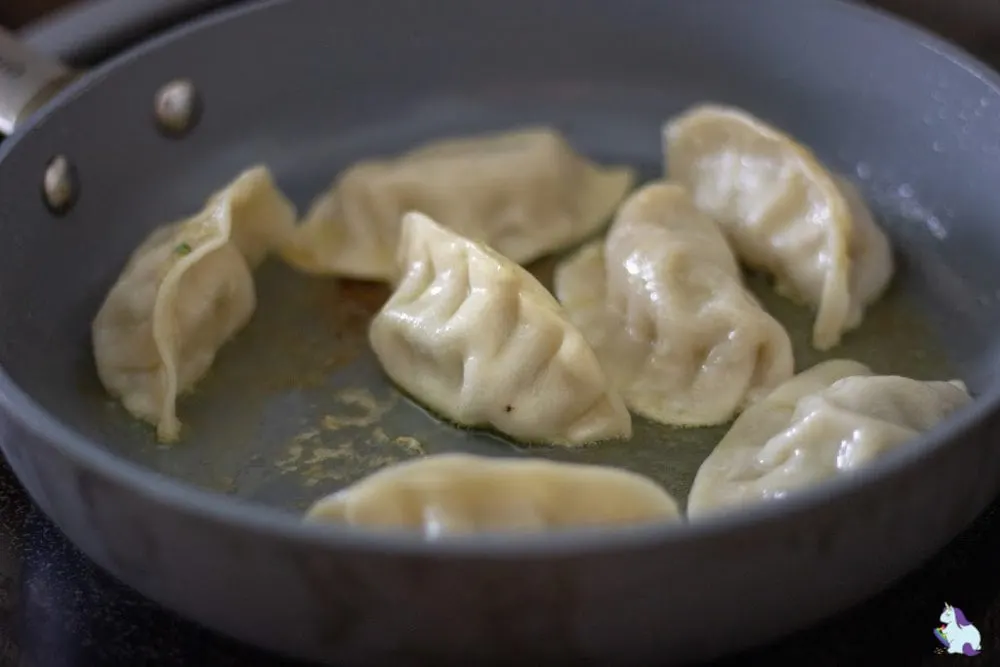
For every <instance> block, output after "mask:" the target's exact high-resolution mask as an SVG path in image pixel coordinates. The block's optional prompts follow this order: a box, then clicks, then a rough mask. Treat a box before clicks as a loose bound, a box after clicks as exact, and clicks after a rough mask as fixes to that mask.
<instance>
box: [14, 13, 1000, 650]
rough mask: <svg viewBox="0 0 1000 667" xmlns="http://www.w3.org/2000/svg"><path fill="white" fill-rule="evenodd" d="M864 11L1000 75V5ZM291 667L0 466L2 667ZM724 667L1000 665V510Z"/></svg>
mask: <svg viewBox="0 0 1000 667" xmlns="http://www.w3.org/2000/svg"><path fill="white" fill-rule="evenodd" d="M136 1H137V2H139V1H141V0H136ZM360 1H363V0H360ZM747 1H748V2H752V0H747ZM71 4H76V3H74V2H72V0H0V25H3V26H5V27H8V28H19V27H22V26H23V25H25V24H26V23H28V22H30V21H32V20H35V19H37V18H38V17H40V16H43V15H46V14H48V13H50V12H52V11H55V10H58V9H59V8H61V7H65V6H68V5H71ZM868 4H875V5H880V6H882V7H884V8H886V9H889V10H891V11H893V12H896V13H899V14H901V15H903V16H906V17H908V18H910V19H912V20H914V21H917V22H918V23H922V24H923V25H925V26H926V27H929V28H931V29H932V30H934V31H936V32H938V33H940V34H942V35H944V36H945V37H948V38H949V39H952V40H953V41H956V42H959V43H960V44H962V45H963V46H964V47H965V48H966V49H968V50H969V51H971V52H973V53H975V54H976V55H978V56H980V57H981V58H983V59H985V60H987V61H989V62H991V63H992V64H994V66H996V67H1000V0H874V1H871V2H868ZM818 576H822V575H821V574H818ZM945 601H947V602H950V603H951V604H954V605H956V606H958V607H961V608H962V609H963V610H964V611H965V613H966V615H967V616H968V617H969V619H970V620H971V621H972V622H973V623H975V624H976V625H977V627H978V628H979V630H980V632H981V633H982V637H983V651H982V654H981V655H980V656H978V657H974V658H966V657H963V656H948V655H943V654H941V652H940V651H941V649H940V648H939V646H938V644H937V642H936V640H935V639H934V638H933V636H932V631H933V629H934V628H935V627H936V626H937V625H938V624H939V622H938V616H939V614H940V613H941V609H942V606H943V604H944V602H945ZM748 613H752V610H748ZM294 664H297V663H292V662H288V661H283V660H280V659H278V658H276V657H274V656H268V655H264V654H261V653H260V652H257V651H255V650H253V649H250V648H248V647H244V646H240V645H237V644H235V643H233V642H230V641H228V640H225V639H223V638H220V637H218V636H216V635H214V634H213V633H210V632H209V631H207V630H203V629H201V628H199V627H196V626H194V625H192V624H190V623H188V622H186V621H183V620H181V619H179V618H176V617H175V616H173V615H172V614H170V613H169V612H166V611H164V610H162V609H160V608H159V607H157V606H156V605H154V604H153V603H150V602H147V601H146V600H144V599H142V598H141V597H139V596H138V595H136V594H135V593H133V592H131V591H130V590H128V589H127V588H125V587H124V586H122V585H121V584H119V583H118V582H116V581H115V580H113V579H112V578H111V577H110V576H108V575H107V574H105V573H104V572H103V571H99V570H97V569H96V568H95V567H93V566H92V565H91V564H90V563H89V561H88V560H87V559H86V558H84V557H83V556H82V555H81V554H80V553H79V552H78V551H77V550H76V549H75V548H74V547H73V546H71V545H69V544H68V543H67V542H66V541H65V540H64V538H63V537H62V535H61V533H59V531H58V530H57V529H56V528H54V527H53V526H52V525H51V524H50V523H49V521H48V520H47V519H46V518H45V517H44V516H42V515H41V514H40V513H38V512H37V511H36V510H35V509H34V507H33V506H32V504H31V502H30V501H29V500H28V499H27V497H26V496H25V495H24V492H23V491H22V490H21V488H20V486H19V485H18V483H17V481H16V480H15V479H14V477H13V474H12V473H11V472H10V469H9V468H8V467H7V465H6V463H5V462H4V461H3V460H2V458H0V667H77V666H80V667H102V666H103V665H150V666H171V667H172V666H175V665H176V666H178V667H179V666H182V665H184V666H188V665H190V666H191V667H198V666H201V665H204V666H205V667H228V666H234V667H235V666H236V665H239V666H240V667H256V666H258V665H260V666H263V665H289V666H290V665H294ZM719 664H720V665H725V667H730V666H733V667H735V666H738V665H772V664H788V665H801V666H803V667H811V666H815V667H826V666H832V665H838V666H839V665H850V666H859V665H892V666H893V667H895V666H900V667H904V666H908V665H917V666H920V667H923V666H924V665H926V666H927V667H931V666H939V665H940V666H942V667H947V666H948V665H968V666H969V667H973V666H976V665H997V666H1000V502H998V503H996V504H995V505H994V506H993V507H991V508H990V509H988V510H987V511H986V512H985V513H984V515H983V516H982V517H981V518H980V519H979V520H978V521H977V522H976V523H975V524H974V525H973V526H972V527H971V528H970V529H969V530H968V531H966V532H965V533H964V534H962V535H961V536H960V537H959V538H957V539H956V540H955V541H954V542H953V543H952V544H951V545H950V546H949V547H948V548H947V549H946V550H945V551H943V552H942V553H941V554H939V555H938V556H937V557H935V558H934V559H933V560H932V561H931V562H929V563H928V564H926V565H925V566H924V567H923V568H921V569H920V570H919V571H917V572H915V573H913V574H911V575H909V576H908V577H906V578H904V579H903V580H901V581H900V582H899V583H898V584H897V585H896V586H894V587H893V588H892V589H890V590H889V591H887V592H885V593H883V594H882V595H879V596H878V597H876V598H874V599H873V600H871V601H869V602H868V603H866V604H864V605H861V606H859V607H857V608H855V609H853V610H850V611H848V612H846V613H844V614H842V615H840V616H838V617H836V618H834V619H832V620H831V621H829V622H827V623H825V624H823V625H821V626H818V627H816V628H813V629H810V630H807V631H805V632H802V633H799V634H798V635H795V636H793V637H790V638H788V639H786V640H784V641H782V642H779V643H777V644H774V645H772V646H768V647H764V648H761V649H758V650H756V651H753V652H749V653H745V654H742V655H739V656H735V657H733V658H731V659H729V660H726V661H724V662H722V663H719ZM470 667H472V666H471V665H470Z"/></svg>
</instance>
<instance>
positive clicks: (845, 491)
mask: <svg viewBox="0 0 1000 667" xmlns="http://www.w3.org/2000/svg"><path fill="white" fill-rule="evenodd" d="M294 1H295V0H262V1H260V2H251V3H247V4H244V5H236V6H232V7H225V8H222V9H219V10H216V11H214V12H211V13H209V14H207V15H205V16H203V17H200V18H196V19H194V20H192V21H190V22H188V23H185V24H182V25H180V26H177V27H175V28H173V29H170V30H168V31H166V32H164V33H163V34H161V35H157V36H156V37H154V38H152V39H150V40H148V41H145V42H142V43H140V44H139V45H137V46H135V47H133V48H131V49H128V50H126V51H124V52H123V53H121V54H119V55H117V56H115V57H114V58H112V59H110V60H108V61H107V62H105V63H103V64H101V65H100V66H98V67H97V68H95V69H93V70H91V71H88V72H86V73H84V74H83V75H82V76H80V77H79V78H78V79H77V80H76V81H74V82H73V83H71V84H70V85H69V86H67V88H65V89H64V90H62V91H60V92H59V93H58V94H57V95H55V96H54V97H53V98H52V99H51V100H50V101H49V102H48V103H46V104H45V105H44V106H43V107H42V108H41V109H39V110H38V111H37V112H36V113H35V114H33V116H32V117H31V118H30V119H29V120H28V121H27V122H26V124H25V126H24V127H23V128H21V129H20V130H19V131H18V132H17V133H15V135H14V136H13V137H11V138H10V139H8V140H7V141H5V142H3V145H0V164H2V163H3V161H4V160H5V159H6V158H7V157H8V156H9V155H10V154H12V153H13V152H14V151H16V150H17V146H18V144H19V143H20V140H21V139H22V138H24V137H26V136H28V135H29V134H31V133H33V132H36V131H40V129H41V126H43V125H44V124H45V122H46V121H47V120H48V118H49V117H50V115H51V114H52V113H53V112H55V111H57V110H58V109H59V108H61V107H62V106H64V105H65V104H66V103H67V102H69V101H71V100H73V99H74V98H76V97H78V96H80V95H82V94H85V93H86V92H88V91H89V90H90V89H91V88H93V87H94V86H95V85H99V84H100V82H101V81H102V80H103V79H104V78H105V77H106V76H107V75H108V74H109V73H111V72H113V71H115V70H117V69H118V68H120V67H122V66H123V65H124V64H126V63H128V62H130V61H132V60H134V59H135V58H137V57H142V56H143V55H145V54H147V53H150V52H152V51H156V50H158V49H160V48H161V47H162V46H164V45H167V44H170V43H172V42H174V41H177V40H179V39H182V38H184V37H185V36H187V35H188V34H189V33H192V32H198V31H202V30H205V29H208V28H210V27H212V26H214V25H217V24H220V23H224V22H228V21H231V20H234V19H238V18H239V17H241V16H243V15H248V14H251V13H254V12H257V11H264V10H267V9H269V8H272V7H276V6H279V5H284V4H288V3H290V2H294ZM692 1H694V0H692ZM788 4H789V5H790V6H802V3H801V0H798V1H796V0H788ZM812 6H813V7H818V8H822V9H823V10H824V11H828V12H832V13H840V15H841V16H846V17H847V18H846V19H845V20H854V21H858V20H863V21H869V22H877V23H879V24H880V27H881V29H883V30H886V31H889V30H893V31H896V32H897V33H898V34H900V35H901V36H903V37H905V38H906V39H907V40H908V41H912V42H915V43H916V45H918V46H920V47H922V48H925V49H928V50H930V51H932V52H933V53H935V54H936V55H938V56H940V57H943V58H945V59H947V60H948V61H949V62H950V63H951V64H953V65H954V66H956V67H959V68H961V69H962V70H964V71H965V72H967V73H969V74H971V75H972V76H974V77H976V78H977V79H979V80H980V81H981V82H983V83H984V84H985V85H987V86H988V87H989V88H991V89H992V90H993V91H994V92H995V93H996V94H997V95H998V96H1000V74H998V73H997V72H995V71H993V69H992V68H990V67H989V66H988V65H986V64H985V63H983V62H981V61H979V60H978V59H977V58H975V57H974V56H973V55H971V54H970V53H968V52H967V51H965V50H964V49H962V48H960V47H958V46H956V45H954V44H952V43H950V42H949V41H947V40H945V39H944V38H942V37H938V36H937V35H934V34H932V33H930V32H928V31H927V30H924V29H923V28H921V27H918V26H916V25H915V24H913V23H911V22H909V21H907V20H906V19H902V18H900V17H897V16H895V15H892V14H890V13H889V12H886V11H884V10H881V9H878V8H874V7H870V6H867V5H860V4H855V3H849V2H845V1H843V0H813V2H812ZM0 408H2V409H3V411H4V413H5V414H4V415H3V416H2V417H0V418H7V419H11V420H13V421H14V422H16V423H17V424H18V425H19V426H20V427H21V428H22V429H23V430H25V431H27V432H28V433H30V434H31V435H32V436H34V437H36V438H38V439H40V440H43V441H45V443H46V444H48V445H50V446H51V447H53V448H55V449H56V450H58V451H59V452H60V453H61V454H62V455H63V456H65V457H66V458H68V459H70V460H71V461H73V463H74V464H75V465H78V466H80V467H83V468H86V469H87V470H88V471H89V472H91V473H92V474H95V475H99V476H101V477H103V478H104V479H105V480H107V481H108V482H110V483H113V484H114V485H116V486H119V487H121V488H124V489H127V490H128V491H129V492H131V493H134V494H137V495H139V496H140V497H144V498H145V499H147V500H149V501H150V502H152V503H156V504H160V505H165V506H168V507H169V508H170V509H171V510H173V511H176V512H180V513H183V514H189V515H194V516H198V517H200V518H202V519H205V520H208V521H211V522H217V523H221V524H227V525H228V526H232V527H234V528H238V529H240V530H244V531H247V532H256V533H266V534H269V535H271V536H273V537H277V538H280V539H283V540H286V541H295V542H300V543H305V544H308V545H309V546H312V547H316V548H322V549H333V548H336V549H354V550H360V551H383V552H391V553H395V554H398V555H414V556H433V557H450V558H478V559H493V560H506V559H519V558H526V557H535V558H538V557H542V558H547V557H553V558H558V557H563V556H580V555H585V554H596V553H602V552H605V551H612V550H614V551H618V550H623V549H638V548H643V547H649V546H653V545H656V546H668V545H676V544H693V543H697V542H709V541H714V540H720V539H727V538H729V537H731V536H734V535H738V534H739V533H741V532H743V533H745V532H748V531H754V530H757V529H758V528H760V527H761V526H764V525H774V524H778V523H781V522H792V521H794V520H796V519H797V518H799V517H802V516H806V515H808V514H809V513H810V512H812V511H814V510H816V509H818V508H820V507H821V506H823V505H828V504H830V503H831V502H834V501H846V500H848V499H849V498H850V497H851V496H852V495H856V494H857V493H858V492H859V491H860V490H862V489H865V488H868V487H871V486H874V485H875V484H877V483H880V482H881V483H890V482H891V480H892V479H893V478H895V477H898V476H900V475H901V474H904V473H905V472H906V471H907V470H908V469H910V467H911V466H913V465H916V464H917V463H918V462H919V461H920V460H921V459H925V458H929V457H931V456H932V455H933V454H935V453H937V452H938V451H939V450H941V449H942V448H945V447H948V446H950V445H951V444H952V441H954V440H957V439H959V438H962V437H964V436H966V435H967V434H968V433H969V432H970V431H971V430H973V429H974V428H976V426H978V425H979V424H981V423H982V422H984V421H986V420H987V419H989V418H990V417H991V416H994V415H996V414H997V413H998V412H1000V382H997V381H995V382H993V383H991V385H990V386H989V387H987V389H986V390H985V391H984V392H982V393H981V394H980V395H979V396H978V397H975V398H974V400H973V402H972V403H971V404H970V405H968V406H966V407H964V408H963V409H961V410H959V411H958V412H957V413H955V414H953V415H950V416H949V417H948V418H947V419H946V420H944V421H943V422H942V423H940V424H938V425H937V426H936V427H935V428H933V429H931V430H930V431H928V432H926V433H923V434H921V435H920V436H919V437H917V438H914V439H913V440H912V441H911V442H910V443H909V445H908V446H906V447H903V448H898V449H895V450H893V451H890V452H888V453H887V454H886V455H884V456H882V457H880V458H879V459H878V460H876V461H875V462H873V463H872V464H871V465H869V466H866V467H864V468H862V469H860V470H857V471H855V472H853V473H852V474H847V475H840V476H837V477H834V478H831V479H828V480H825V481H823V482H821V483H819V484H817V485H815V486H813V487H809V488H807V489H803V490H801V491H800V492H797V493H796V494H793V495H792V496H790V497H789V498H787V499H783V500H782V501H781V502H777V503H759V504H756V505H754V506H751V507H747V508H744V509H742V510H740V511H735V512H731V513H720V514H718V515H713V516H707V517H705V518H704V519H699V520H697V521H695V522H692V523H689V522H688V521H687V520H686V519H683V520H681V521H679V522H670V523H651V524H644V525H636V526H623V527H608V528H600V529H591V530H587V529H572V530H565V531H559V532H557V533H527V534H511V533H491V534H477V535H471V536H463V537H460V538H449V539H446V540H440V541H432V540H427V539H425V538H423V537H422V536H420V535H418V534H415V533H409V532H403V531H398V532H395V531H394V532H388V531H387V532H379V531H373V530H368V529H364V528H360V527H352V526H339V525H332V524H314V523H309V522H303V521H302V520H301V517H300V516H298V515H295V514H293V513H291V512H288V511H284V510H280V509H277V508H274V507H271V506H267V505H263V504H259V503H256V502H253V501H247V500H244V499H241V498H237V497H233V496H227V495H225V494H222V493H217V492H212V491H208V490H205V489H202V488H200V487H197V486H195V485H193V484H190V483H188V482H186V481H183V480H180V479H177V478H172V477H168V476H166V475H163V474H161V473H159V472H156V471H154V470H152V469H149V468H146V467H143V466H141V465H138V464H136V463H133V462H132V461H129V460H127V459H125V458H122V457H119V456H116V455H115V454H113V453H112V452H110V451H109V450H108V449H106V448H105V447H103V446H102V445H101V444H100V442H98V441H96V440H94V439H91V438H88V437H86V436H84V435H82V434H80V433H78V432H76V431H74V430H73V429H72V428H70V427H69V426H68V425H66V424H65V423H64V422H63V421H62V420H61V419H60V418H59V417H58V416H57V415H56V414H54V413H50V412H48V411H47V410H45V409H44V408H43V407H42V406H41V405H40V404H39V403H37V402H36V401H35V399H34V398H32V397H31V396H30V395H29V394H28V393H27V392H25V391H24V390H22V389H21V388H20V386H18V384H17V383H16V382H15V381H14V380H13V379H12V378H11V377H10V375H8V373H7V371H6V369H4V368H3V366H2V365H0ZM12 467H13V466H12ZM15 474H16V471H15ZM981 509H982V508H977V512H978V511H980V510H981Z"/></svg>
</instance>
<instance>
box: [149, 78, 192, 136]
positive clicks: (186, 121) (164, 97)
mask: <svg viewBox="0 0 1000 667" xmlns="http://www.w3.org/2000/svg"><path fill="white" fill-rule="evenodd" d="M153 110H154V112H155V115H156V124H157V126H158V127H159V128H160V130H161V131H162V132H163V133H164V134H166V135H168V136H171V137H182V136H184V135H185V134H187V133H188V132H190V131H191V129H192V128H194V126H195V125H197V124H198V118H199V116H200V115H201V101H200V100H199V99H198V91H197V90H196V89H195V87H194V84H193V83H192V82H191V81H189V80H188V79H175V80H173V81H171V82H169V83H166V84H164V85H163V87H162V88H160V89H159V90H158V91H156V98H155V100H154V102H153Z"/></svg>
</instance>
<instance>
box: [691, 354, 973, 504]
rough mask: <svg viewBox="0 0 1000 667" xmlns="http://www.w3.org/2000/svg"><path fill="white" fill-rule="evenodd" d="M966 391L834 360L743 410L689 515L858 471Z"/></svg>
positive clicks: (698, 485)
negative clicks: (881, 372)
mask: <svg viewBox="0 0 1000 667" xmlns="http://www.w3.org/2000/svg"><path fill="white" fill-rule="evenodd" d="M971 400H972V399H971V397H970V396H969V394H968V392H967V391H966V389H965V385H964V384H962V382H960V381H958V380H953V381H950V382H922V381H920V380H912V379H910V378H904V377H898V376H894V375H872V373H871V370H870V369H869V368H868V367H867V366H864V365H863V364H859V363H857V362H854V361H848V360H843V359H835V360H832V361H827V362H824V363H820V364H817V365H816V366H813V367H812V368H810V369H809V370H807V371H805V372H803V373H800V374H798V375H796V376H795V377H794V378H792V379H791V380H789V381H788V382H786V383H785V384H784V385H782V386H781V387H779V388H778V389H776V390H775V391H774V393H772V394H771V395H770V396H768V397H767V398H765V399H764V400H762V401H761V402H760V403H758V404H757V405H755V406H753V407H752V408H750V409H749V410H747V411H746V412H744V413H743V414H742V415H740V417H739V418H738V419H737V420H736V422H735V423H734V424H733V427H732V428H731V429H730V430H729V432H728V433H727V434H726V436H725V437H724V438H723V439H722V440H721V441H720V442H719V444H718V445H717V446H716V448H715V450H714V451H713V452H712V453H711V454H710V455H709V457H708V458H707V459H706V460H705V462H704V463H703V464H702V465H701V468H699V470H698V474H697V475H696V476H695V480H694V485H693V486H692V489H691V495H690V496H689V497H688V508H687V513H688V517H689V518H692V519H698V518H700V517H703V516H705V515H708V514H711V513H713V512H718V511H721V510H727V509H738V508H739V507H741V506H744V505H749V504H752V503H757V502H763V501H769V500H777V499H781V498H784V497H786V496H787V495H788V494H790V493H793V492H794V491H796V490H797V489H802V488H805V487H808V486H813V485H815V484H818V483H820V482H822V481H824V480H826V479H829V478H832V477H834V476H836V475H838V474H842V473H847V472H850V471H853V470H857V469H858V468H861V467H862V466H865V465H867V464H868V463H870V462H871V461H872V460H874V459H876V458H877V457H879V456H880V455H882V454H884V453H885V452H887V451H889V450H890V449H893V448H895V447H899V446H900V445H903V444H905V443H906V442H908V441H910V440H912V439H914V438H916V437H917V436H918V435H920V434H921V433H924V432H926V431H929V430H930V429H931V428H933V427H934V426H935V425H936V424H937V423H938V422H940V421H941V420H943V419H944V418H945V417H947V416H948V415H950V414H951V413H953V412H954V411H956V410H958V409H959V408H961V407H962V406H964V405H966V404H968V403H969V402H970V401H971Z"/></svg>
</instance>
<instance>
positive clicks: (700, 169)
mask: <svg viewBox="0 0 1000 667" xmlns="http://www.w3.org/2000/svg"><path fill="white" fill-rule="evenodd" d="M663 143H664V152H665V154H666V162H667V173H668V175H669V178H671V179H672V180H675V181H678V182H680V183H683V184H684V185H685V186H687V187H688V189H690V190H691V192H692V196H693V197H694V200H695V204H696V205H697V206H698V208H700V209H701V210H702V211H704V212H705V213H707V214H708V215H710V216H712V217H713V218H714V219H715V220H716V221H717V222H718V223H719V224H720V225H721V226H722V229H723V231H724V232H725V234H726V236H727V237H728V239H729V241H730V243H732V245H733V248H734V250H735V251H736V254H737V255H738V256H739V258H740V259H741V260H743V261H744V262H745V263H746V264H747V265H748V266H750V267H752V268H755V269H759V270H761V271H765V272H767V273H769V274H771V275H772V276H773V278H774V281H775V288H776V289H777V290H778V292H779V293H780V294H782V295H783V296H785V297H788V298H790V299H793V300H795V301H798V302H801V303H806V304H809V305H810V306H812V307H813V308H816V309H817V312H816V319H815V322H814V324H813V335H812V343H813V346H814V347H816V348H817V349H820V350H827V349H829V348H831V347H833V346H835V345H837V344H838V343H839V342H840V339H841V336H842V335H843V334H844V333H845V332H847V331H849V330H851V329H853V328H855V327H857V326H858V325H859V324H860V323H861V320H862V317H863V315H864V310H865V308H866V307H867V306H868V305H869V304H871V303H872V302H874V301H875V300H876V299H878V298H879V297H880V296H881V294H882V293H883V292H884V291H885V288H886V286H887V285H888V283H889V281H890V279H891V277H892V273H893V258H892V250H891V248H890V245H889V241H888V239H887V238H886V236H885V234H884V233H883V232H882V230H881V229H879V227H878V226H877V225H876V224H875V222H874V220H873V218H872V215H871V212H870V211H869V210H868V207H867V206H866V205H865V203H864V201H863V200H862V198H861V196H860V194H859V193H858V192H857V191H856V190H855V189H854V187H853V186H852V185H851V184H849V183H848V182H847V181H845V180H843V179H841V178H839V177H837V176H834V175H831V174H830V173H828V172H827V170H826V169H824V167H823V166H822V165H821V164H820V163H819V161H818V160H817V159H816V157H815V156H814V155H813V154H812V152H810V151H809V149H807V148H806V147H804V146H802V145H800V144H798V143H797V142H796V141H795V140H794V139H792V138H791V137H789V136H787V135H786V134H784V133H782V132H780V131H779V130H777V129H775V128H773V127H771V126H769V125H767V124H766V123H764V122H763V121H761V120H759V119H757V118H754V117H753V116H751V115H750V114H748V113H746V112H744V111H741V110H739V109H733V108H727V107H718V106H711V105H706V106H700V107H696V108H694V109H692V110H690V111H688V112H687V113H685V114H683V115H681V116H679V117H678V118H676V119H674V120H672V121H671V122H669V123H667V124H666V126H665V127H664V130H663Z"/></svg>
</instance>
